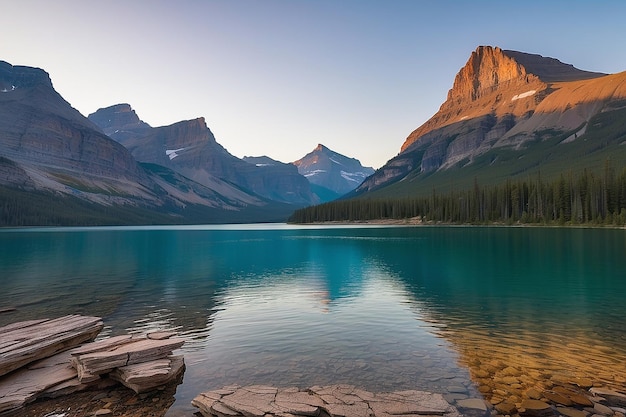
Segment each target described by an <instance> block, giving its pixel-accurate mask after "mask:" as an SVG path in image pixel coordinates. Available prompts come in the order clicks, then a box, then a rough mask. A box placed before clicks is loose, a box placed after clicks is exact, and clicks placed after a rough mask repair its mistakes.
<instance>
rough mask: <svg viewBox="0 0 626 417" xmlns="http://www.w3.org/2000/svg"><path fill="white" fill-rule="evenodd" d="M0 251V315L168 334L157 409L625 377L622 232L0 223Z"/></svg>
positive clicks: (460, 394) (480, 390) (465, 393)
mask: <svg viewBox="0 0 626 417" xmlns="http://www.w3.org/2000/svg"><path fill="white" fill-rule="evenodd" d="M0 249H1V251H0V309H1V308H2V307H7V306H12V307H16V311H13V312H7V313H2V314H0V326H2V325H6V324H8V323H11V322H14V321H19V320H27V319H33V318H42V317H58V316H62V315H66V314H85V315H95V316H100V317H102V318H103V320H104V323H105V329H104V330H103V332H102V334H101V336H100V337H101V338H102V337H107V336H109V335H114V334H123V333H145V332H147V331H149V330H153V329H172V330H176V331H177V332H178V333H179V334H180V335H181V336H182V337H184V338H185V339H186V341H187V342H186V344H185V346H184V347H183V349H182V351H183V354H184V356H185V362H186V364H187V369H186V372H185V376H184V381H183V383H182V384H181V385H180V386H179V387H178V390H177V394H176V402H175V403H174V405H173V406H172V408H171V409H170V411H169V414H171V415H177V413H182V412H187V413H189V412H190V411H191V410H194V409H193V408H192V407H191V406H190V401H191V399H192V398H193V397H194V396H196V395H197V394H198V393H200V392H202V391H206V390H209V389H217V388H221V387H222V386H224V385H228V384H240V385H248V384H266V385H275V386H280V387H283V386H298V387H301V388H306V387H310V386H313V385H328V384H334V383H349V384H353V385H357V386H359V387H361V388H363V389H367V390H370V391H396V390H403V389H422V390H429V391H434V392H441V393H443V394H446V395H447V396H448V398H452V399H455V398H467V397H477V396H481V395H484V397H486V398H487V399H491V398H493V397H495V396H501V397H506V399H509V400H510V401H514V399H515V398H516V397H517V398H519V397H520V395H521V393H522V392H523V391H524V390H527V389H529V388H532V387H544V386H545V385H546V384H547V383H559V382H563V381H565V382H570V383H576V381H589V380H591V381H592V382H593V383H595V384H597V385H605V386H609V387H612V388H621V389H624V388H625V387H626V320H624V317H626V231H624V230H609V229H606V230H603V229H561V228H505V227H425V226H419V227H376V226H349V227H348V226H290V225H280V224H278V225H224V226H186V227H118V228H115V227H113V228H29V229H4V230H1V231H0ZM507 376H510V377H513V378H515V379H516V382H515V383H514V384H513V383H511V381H510V380H509V381H508V382H507V380H506V377H507ZM587 384H588V382H587ZM582 385H584V384H582Z"/></svg>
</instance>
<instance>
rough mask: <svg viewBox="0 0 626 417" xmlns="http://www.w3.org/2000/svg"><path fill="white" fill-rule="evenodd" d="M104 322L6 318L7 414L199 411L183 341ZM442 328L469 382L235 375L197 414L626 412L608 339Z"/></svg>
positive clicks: (1, 404) (159, 415)
mask: <svg viewBox="0 0 626 417" xmlns="http://www.w3.org/2000/svg"><path fill="white" fill-rule="evenodd" d="M101 326H102V322H101V321H100V319H99V318H97V317H83V316H67V317H63V318H59V319H54V320H35V321H30V322H22V323H15V324H12V325H10V326H5V327H3V328H0V353H1V356H0V416H2V417H6V416H11V417H13V416H20V417H22V416H23V417H43V416H46V417H79V416H80V417H83V416H101V415H110V416H126V417H139V416H153V417H164V416H166V415H167V417H182V416H191V415H194V412H193V411H190V410H191V409H192V408H191V404H190V405H189V407H188V408H186V409H185V408H183V410H181V409H172V410H169V409H170V407H171V406H172V405H173V404H174V402H175V399H174V395H175V393H176V387H177V385H178V384H179V383H180V382H181V380H182V374H183V371H182V370H183V369H184V367H183V366H181V365H182V363H183V362H182V358H178V357H176V356H173V355H172V351H173V350H175V349H178V348H179V347H180V346H182V342H183V341H182V340H180V339H177V338H175V337H173V335H172V334H169V333H162V332H156V333H151V334H150V335H143V336H140V337H137V336H115V337H108V338H105V339H102V340H100V341H98V342H89V340H91V339H93V338H94V337H95V335H97V334H98V332H99V331H100V329H101ZM52 330H54V331H52ZM442 331H446V330H442ZM446 337H447V338H449V339H455V341H456V343H455V345H456V346H457V348H458V349H459V354H460V360H461V362H462V364H463V365H464V366H466V367H467V369H468V370H469V372H470V375H471V381H469V380H468V381H460V380H459V381H457V379H458V378H456V379H455V378H452V379H447V378H446V375H442V381H447V382H446V383H444V384H443V385H441V387H442V389H441V391H440V392H439V393H432V392H424V391H418V390H406V391H396V392H384V393H383V392H369V391H366V390H364V389H362V388H361V387H359V386H358V385H332V386H314V387H310V388H302V387H291V388H284V387H268V386H258V385H255V386H244V387H241V386H228V387H223V388H222V389H218V390H212V391H206V392H202V393H200V392H199V393H198V396H197V397H196V398H195V399H194V400H193V402H192V404H193V406H194V407H196V408H197V412H196V413H195V415H202V416H204V417H224V416H229V417H238V416H245V417H250V416H259V417H272V416H282V417H289V416H320V417H334V416H343V417H361V416H367V417H375V416H378V417H382V416H385V417H389V416H398V415H402V416H424V415H438V416H448V417H456V416H460V415H463V416H470V417H479V416H480V417H489V416H511V417H557V416H564V417H626V371H624V368H625V367H626V357H622V356H620V355H619V353H616V352H613V351H610V348H609V347H607V346H603V345H601V344H600V343H597V344H596V345H589V344H588V343H585V342H584V341H586V339H584V340H582V339H581V340H580V341H578V342H577V341H575V340H573V341H570V342H569V343H566V344H564V343H562V341H560V340H559V341H551V340H543V341H542V342H543V343H542V347H541V349H540V351H534V350H533V348H530V347H526V348H517V349H516V348H514V347H512V346H511V347H507V344H506V340H498V339H497V338H496V337H495V335H493V334H489V335H486V334H481V332H480V331H477V330H476V329H472V330H471V331H469V330H468V331H467V332H451V333H450V334H446ZM77 345H81V346H80V347H77ZM537 349H538V348H537ZM609 355H610V356H609ZM538 358H541V359H538ZM164 359H167V360H166V361H165V362H167V363H165V362H164ZM442 372H443V371H442ZM416 388H417V389H419V387H416ZM199 391H200V390H199Z"/></svg>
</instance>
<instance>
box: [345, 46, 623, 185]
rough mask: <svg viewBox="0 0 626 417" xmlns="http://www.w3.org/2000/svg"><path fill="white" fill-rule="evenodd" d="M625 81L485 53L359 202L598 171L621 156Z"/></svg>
mask: <svg viewBox="0 0 626 417" xmlns="http://www.w3.org/2000/svg"><path fill="white" fill-rule="evenodd" d="M625 116H626V72H622V73H618V74H611V75H608V74H602V73H595V72H589V71H583V70H580V69H577V68H575V67H574V66H572V65H569V64H565V63H562V62H560V61H559V60H557V59H554V58H547V57H543V56H541V55H536V54H528V53H524V52H517V51H507V50H502V49H500V48H497V47H491V46H480V47H478V48H477V49H476V50H475V51H474V52H473V53H472V54H471V56H470V58H469V60H468V61H467V63H466V64H465V66H464V67H463V68H461V70H460V71H459V72H458V74H457V75H456V77H455V80H454V83H453V86H452V88H451V89H450V91H449V92H448V96H447V99H446V101H445V102H444V103H443V104H442V105H441V107H440V108H439V111H438V112H437V113H436V114H435V115H433V116H432V117H431V118H430V119H429V120H428V121H427V122H426V123H424V124H423V125H422V126H420V127H418V128H417V129H415V130H414V131H413V132H412V133H411V134H410V135H409V136H408V137H407V138H406V140H405V142H404V144H403V145H402V147H401V150H400V153H399V154H398V155H397V156H396V157H394V158H392V159H391V160H389V161H388V162H387V163H386V164H385V165H384V166H383V167H382V168H380V169H379V170H377V171H376V173H375V174H374V175H372V176H371V177H370V178H368V179H367V180H366V181H365V182H364V183H363V184H362V185H361V186H360V187H359V188H358V189H357V190H356V192H355V193H354V194H353V195H363V194H365V193H369V192H374V191H376V192H377V193H379V194H386V195H406V194H415V193H421V194H427V193H429V192H431V191H432V190H433V188H437V189H439V190H443V189H450V188H453V187H457V188H459V187H467V186H471V184H472V182H473V181H475V180H478V181H480V182H481V183H497V182H502V181H504V180H506V179H510V178H515V177H520V176H528V175H531V174H537V173H538V172H541V174H542V175H544V174H545V175H546V176H555V175H559V174H560V173H562V172H564V171H566V170H567V169H583V168H589V169H594V170H599V169H601V167H602V166H603V164H604V162H605V161H606V160H607V159H613V160H618V161H623V160H624V159H619V158H618V157H619V156H621V155H624V156H626V155H625V153H626V146H623V145H622V144H623V143H624V142H625V141H626V123H625V122H624V119H625Z"/></svg>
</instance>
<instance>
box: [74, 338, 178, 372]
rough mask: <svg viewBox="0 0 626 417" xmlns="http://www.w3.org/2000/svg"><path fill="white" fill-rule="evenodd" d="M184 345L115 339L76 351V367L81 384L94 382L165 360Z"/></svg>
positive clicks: (163, 340) (146, 339)
mask: <svg viewBox="0 0 626 417" xmlns="http://www.w3.org/2000/svg"><path fill="white" fill-rule="evenodd" d="M184 343H185V341H184V340H183V339H178V338H171V339H159V340H152V339H148V338H147V337H130V336H119V337H115V338H113V337H112V338H110V339H105V340H102V341H100V342H95V343H91V344H89V345H86V346H84V347H81V348H79V349H74V350H72V351H71V354H72V363H73V364H74V367H75V368H76V370H77V371H78V380H79V381H81V382H90V381H93V380H95V379H98V378H99V375H102V374H106V373H109V372H111V371H113V370H114V369H116V368H122V367H127V366H129V365H135V364H142V363H146V362H150V361H156V360H159V359H165V358H167V357H168V356H170V355H171V354H172V351H174V350H175V349H178V348H180V347H181V346H182V345H183V344H184ZM133 369H141V368H133Z"/></svg>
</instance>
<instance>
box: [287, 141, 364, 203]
mask: <svg viewBox="0 0 626 417" xmlns="http://www.w3.org/2000/svg"><path fill="white" fill-rule="evenodd" d="M293 164H294V165H295V166H296V167H298V172H299V173H300V174H301V175H304V176H305V177H306V178H307V180H309V182H310V183H311V184H313V185H317V186H320V187H324V188H325V189H326V190H329V191H331V192H332V193H333V195H332V198H337V197H339V196H341V195H343V194H345V193H348V192H350V191H352V190H354V189H355V188H356V187H357V186H359V185H360V184H361V183H362V182H363V180H364V179H365V178H367V177H368V176H370V175H372V174H373V173H374V169H373V168H370V167H364V166H362V165H361V162H360V161H359V160H358V159H355V158H349V157H347V156H344V155H342V154H340V153H337V152H335V151H333V150H331V149H329V148H327V147H326V146H324V145H322V144H321V143H320V144H318V145H317V146H316V147H315V149H313V151H311V152H309V153H308V154H306V155H305V156H304V157H303V158H301V159H299V160H297V161H294V162H293ZM318 195H319V194H318ZM320 198H321V199H322V201H328V200H329V199H327V198H324V197H323V196H320Z"/></svg>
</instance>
